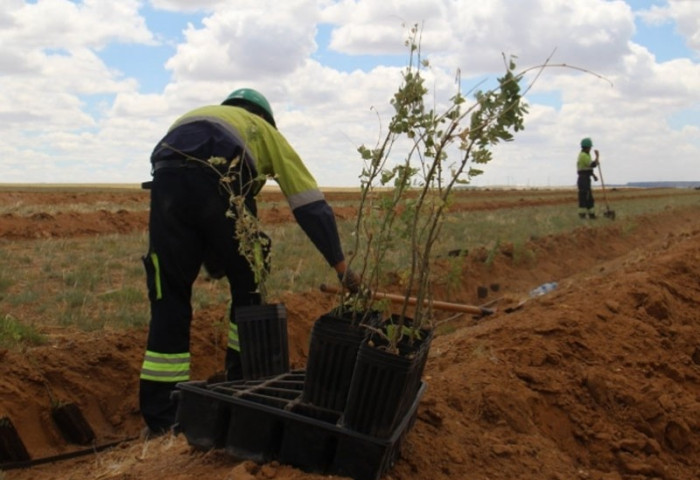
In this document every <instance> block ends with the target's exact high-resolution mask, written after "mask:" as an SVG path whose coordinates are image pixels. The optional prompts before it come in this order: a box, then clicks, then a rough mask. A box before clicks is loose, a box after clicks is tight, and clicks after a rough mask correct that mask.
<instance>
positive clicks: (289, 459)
mask: <svg viewBox="0 0 700 480" xmlns="http://www.w3.org/2000/svg"><path fill="white" fill-rule="evenodd" d="M304 381H305V371H294V372H290V373H287V374H283V375H278V376H276V377H273V378H268V379H266V380H257V381H245V380H241V381H235V382H224V383H218V384H206V383H204V382H185V383H180V384H178V395H179V396H180V402H179V408H178V422H179V423H178V426H177V430H178V431H179V432H182V433H183V434H184V435H185V437H186V438H187V441H188V443H189V444H190V445H192V446H194V447H197V448H200V449H205V450H208V449H210V448H215V447H212V446H217V447H218V446H220V445H221V446H222V448H225V450H226V452H227V453H230V454H232V455H234V456H236V457H237V458H245V459H250V460H254V461H258V462H265V461H273V460H276V461H279V462H281V463H285V464H288V465H292V466H295V467H297V468H300V469H302V470H305V471H308V472H314V473H322V474H327V475H341V476H347V477H351V478H353V479H355V480H378V479H379V478H380V477H381V476H382V475H384V474H385V473H386V472H387V471H388V470H389V469H390V468H391V467H392V466H393V465H394V463H395V461H396V460H397V458H398V456H399V453H400V447H401V443H402V441H403V439H404V438H405V436H406V434H407V432H408V431H409V430H410V428H411V427H412V426H413V423H414V421H415V417H416V413H417V409H418V403H419V402H420V399H421V397H422V395H423V392H424V390H425V388H426V387H425V385H424V384H421V385H420V388H419V389H418V391H417V392H416V393H415V395H414V397H413V401H412V403H411V406H410V408H409V409H408V410H407V412H406V413H405V415H404V416H403V418H402V419H401V421H400V422H398V424H397V425H396V428H395V429H394V431H393V432H392V433H391V435H389V436H388V437H386V438H377V437H373V436H370V435H365V434H362V433H358V432H356V431H353V430H350V429H348V428H346V427H343V426H341V425H340V417H341V415H342V412H339V411H334V410H329V409H324V408H319V407H315V406H313V405H310V404H307V403H304V402H302V400H301V397H302V390H303V388H304ZM214 411H215V412H218V415H220V418H219V419H218V420H217V421H213V420H212V419H213V415H212V412H214ZM223 412H226V413H225V414H223V415H222V413H223ZM226 416H228V421H226V418H225V417H226ZM203 419H204V420H206V423H208V424H209V429H210V435H211V436H210V437H209V438H204V436H203V434H204V431H205V430H206V428H204V427H203V426H202V421H203ZM214 424H217V425H220V426H221V425H223V428H224V430H225V431H224V432H222V431H221V430H219V429H217V428H212V427H213V426H214ZM222 439H223V442H222ZM222 443H223V445H222Z"/></svg>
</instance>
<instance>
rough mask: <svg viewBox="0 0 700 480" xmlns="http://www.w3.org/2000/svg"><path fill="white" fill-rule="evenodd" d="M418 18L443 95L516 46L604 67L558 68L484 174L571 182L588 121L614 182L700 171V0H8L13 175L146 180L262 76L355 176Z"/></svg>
mask: <svg viewBox="0 0 700 480" xmlns="http://www.w3.org/2000/svg"><path fill="white" fill-rule="evenodd" d="M192 4H196V5H197V6H198V7H197V9H193V7H192V6H191V5H192ZM415 23H420V24H422V25H423V35H422V49H423V55H424V56H425V57H426V58H428V59H429V60H430V62H431V68H430V70H429V71H427V72H426V74H427V75H428V77H429V81H430V84H431V85H432V86H433V89H434V92H431V93H432V94H433V95H434V97H435V98H436V101H437V102H438V104H439V103H440V102H441V101H442V102H443V103H444V101H445V100H446V99H448V98H449V97H450V96H451V95H452V94H453V93H454V88H455V85H454V78H455V72H457V71H459V72H460V76H461V79H462V90H463V91H464V90H467V89H469V88H471V87H472V86H474V85H476V84H478V83H479V82H483V83H481V85H483V88H488V87H489V86H492V85H493V82H494V79H495V78H496V76H498V75H500V74H501V67H502V57H501V54H502V53H507V54H514V55H517V57H518V65H519V66H521V67H523V68H525V67H528V66H533V65H537V64H540V63H541V62H543V61H544V60H545V59H546V58H547V57H548V56H549V55H550V54H552V52H555V53H554V56H553V58H552V63H566V64H569V65H575V66H578V67H581V68H585V69H587V70H590V71H592V72H596V73H598V74H600V75H601V76H604V77H605V79H606V80H607V81H604V80H601V79H599V78H596V77H594V76H592V75H586V74H582V73H581V72H580V71H575V70H571V69H556V70H555V69H550V70H547V71H545V73H544V75H542V77H541V78H539V79H538V81H537V83H536V84H535V85H534V87H533V88H532V90H531V91H530V94H529V95H528V97H527V100H528V102H529V103H530V105H531V108H530V110H531V112H530V114H529V115H528V117H527V118H526V123H525V131H523V132H522V133H519V134H518V135H517V136H516V139H515V141H514V142H512V143H509V144H506V145H502V146H499V147H498V148H497V149H496V150H495V151H494V160H493V161H492V162H491V163H489V164H488V165H487V166H486V168H485V173H484V175H482V176H480V177H477V178H475V179H474V181H473V183H474V184H476V185H523V186H567V185H573V183H574V182H575V168H574V164H575V157H576V155H577V153H578V142H579V140H580V138H581V137H584V136H591V137H593V139H594V143H595V145H596V147H597V148H599V149H600V151H601V158H602V160H603V163H602V165H603V166H604V169H605V179H606V182H609V183H626V182H630V181H652V180H669V181H670V180H688V179H691V180H700V168H698V167H697V160H698V157H699V153H700V65H699V63H698V62H699V60H700V1H694V0H671V1H667V0H648V1H632V0H628V1H622V0H609V1H608V0H561V1H560V2H551V1H546V0H521V1H518V2H512V1H508V0H492V1H490V2H473V1H470V0H438V1H436V0H402V1H399V0H386V1H383V2H376V1H373V0H343V1H332V0H318V1H316V0H314V1H309V0H290V1H287V2H278V1H275V2H273V1H271V0H256V1H253V0H237V1H223V0H222V1H218V0H202V1H199V2H190V1H187V0H153V1H139V0H122V1H120V2H107V1H104V0H84V1H68V0H36V1H31V2H29V1H20V0H8V1H6V2H3V7H2V8H0V72H1V74H0V100H2V101H0V120H2V125H3V127H2V129H3V135H2V137H0V156H1V157H0V158H1V159H0V183H138V182H141V181H144V180H147V179H148V178H150V170H149V155H150V152H151V150H152V148H153V146H154V145H155V143H156V142H157V141H158V140H159V139H160V137H161V136H162V135H163V133H164V132H165V131H166V130H167V128H168V126H169V125H170V124H171V123H172V121H174V120H175V118H177V117H178V116H179V115H181V114H182V113H185V112H186V111H187V110H189V109H191V108H196V107H198V106H200V105H204V104H212V103H220V102H221V101H222V100H223V98H224V97H225V96H226V95H227V94H228V93H229V92H230V91H231V90H233V89H235V88H238V87H241V86H250V87H253V88H256V89H258V90H260V91H261V92H263V93H264V94H265V95H266V96H267V97H268V99H269V100H270V102H271V104H272V106H273V109H274V110H275V115H276V119H277V123H278V126H279V129H280V131H281V132H282V133H283V134H284V135H285V136H286V137H287V138H288V139H289V141H290V143H292V145H293V146H294V147H295V148H296V149H297V151H298V152H299V153H300V155H301V156H302V158H304V160H305V162H306V163H307V165H308V167H309V169H310V170H311V171H312V173H313V174H314V175H315V176H316V178H317V180H318V183H319V184H321V185H322V186H356V185H357V184H358V181H357V176H358V174H359V171H360V169H361V166H362V165H361V162H360V160H359V157H358V155H357V153H356V149H357V146H359V145H361V144H366V145H371V144H372V143H373V142H375V141H376V139H377V137H378V133H379V129H380V126H379V124H378V120H377V113H379V114H380V118H382V119H384V122H386V121H387V120H388V118H389V116H390V114H391V109H390V105H389V102H388V100H389V98H390V97H391V95H392V93H393V92H394V91H395V89H396V88H397V87H398V83H399V79H400V77H399V71H400V69H401V68H403V67H404V66H405V64H406V62H407V52H406V50H405V47H404V45H403V42H404V40H405V39H406V37H407V34H408V32H407V27H408V26H410V25H412V24H415ZM611 84H612V85H611Z"/></svg>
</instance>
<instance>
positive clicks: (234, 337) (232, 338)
mask: <svg viewBox="0 0 700 480" xmlns="http://www.w3.org/2000/svg"><path fill="white" fill-rule="evenodd" d="M228 348H230V349H231V350H235V351H236V352H240V351H241V343H240V341H239V339H238V325H236V324H235V323H233V322H228Z"/></svg>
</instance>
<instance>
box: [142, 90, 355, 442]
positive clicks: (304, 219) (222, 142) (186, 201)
mask: <svg viewBox="0 0 700 480" xmlns="http://www.w3.org/2000/svg"><path fill="white" fill-rule="evenodd" d="M210 159H213V160H216V163H215V164H213V163H208V161H209V160H210ZM213 160H212V161H213ZM151 163H152V172H153V182H152V184H151V206H150V219H149V246H148V253H147V255H145V256H144V257H143V262H144V265H145V268H146V282H147V287H148V297H149V301H150V307H151V320H150V325H149V331H148V340H147V345H146V354H145V357H144V361H143V366H142V368H141V374H140V388H139V389H140V392H139V403H140V408H141V414H142V416H143V418H144V420H145V422H146V425H147V428H148V431H146V432H144V434H147V435H154V434H160V433H165V432H167V431H168V430H169V429H170V428H171V427H172V426H173V424H174V422H175V414H176V409H177V404H176V403H175V400H174V399H173V398H172V397H171V393H172V391H173V390H174V389H175V385H176V384H177V383H179V382H184V381H188V380H189V379H190V324H191V321H192V306H191V298H192V286H193V284H194V281H195V279H196V278H197V276H198V274H199V271H200V269H201V267H202V264H203V263H204V266H205V268H206V269H207V271H209V273H210V274H212V273H214V272H216V273H218V275H217V274H214V276H215V277H217V278H221V277H223V276H226V278H227V280H228V283H229V286H230V293H231V309H230V319H229V321H230V325H229V339H228V347H227V349H226V360H225V370H226V378H227V379H228V380H237V379H240V378H242V369H241V358H240V345H239V344H238V341H239V339H238V328H237V324H236V319H235V318H234V317H235V315H234V312H235V308H234V307H238V306H245V305H256V304H260V302H261V298H260V294H259V293H258V284H257V281H256V279H255V276H254V272H253V270H252V269H251V267H250V265H249V264H248V262H247V260H246V259H245V257H244V256H242V255H241V253H239V251H238V239H237V238H236V222H237V220H236V218H235V215H232V214H230V207H231V205H230V204H229V194H228V193H227V190H226V189H225V188H222V183H221V182H223V181H226V180H225V179H224V176H223V174H227V175H228V173H230V170H229V167H230V166H231V167H230V168H231V169H234V170H235V173H236V175H237V179H236V181H234V182H232V188H233V189H234V190H236V191H234V192H233V193H234V194H237V195H244V196H245V204H246V206H247V208H248V211H249V212H250V213H251V214H253V215H255V214H256V212H257V207H256V202H255V196H256V194H257V193H258V192H259V191H260V189H261V188H262V185H263V184H264V183H265V179H266V178H274V179H275V181H276V182H277V183H278V184H279V186H280V189H281V190H282V193H283V194H284V195H285V197H286V198H287V202H288V203H289V206H290V208H291V210H292V212H293V214H294V217H295V219H296V221H297V223H298V224H299V225H300V226H301V228H302V229H303V230H304V232H306V234H307V235H308V237H309V238H310V240H311V241H312V242H313V244H314V245H315V246H316V248H317V249H318V250H319V252H320V253H321V254H322V255H323V257H324V258H325V260H326V261H327V262H328V264H329V265H330V266H332V267H333V268H334V269H335V271H336V273H337V275H338V277H339V279H340V280H341V282H342V283H343V285H344V286H345V287H346V288H347V289H348V290H350V291H357V289H359V285H360V279H359V277H358V276H357V275H356V274H354V273H353V272H351V271H350V269H349V268H347V266H346V263H345V258H344V255H343V251H342V250H341V245H340V239H339V235H338V230H337V227H336V222H335V216H334V214H333V210H332V209H331V207H330V206H329V205H328V203H327V202H326V200H325V199H324V196H323V194H322V193H321V191H320V190H319V188H318V186H317V184H316V181H315V180H314V178H313V177H312V175H311V174H310V173H309V171H308V170H307V169H306V167H305V166H304V164H303V163H302V160H301V158H300V157H299V155H298V154H297V153H296V152H295V151H294V149H293V148H292V147H291V146H290V145H289V143H287V140H286V139H285V138H284V137H283V136H282V134H281V133H280V132H279V131H277V128H276V126H275V119H274V117H273V115H272V109H271V108H270V104H269V103H268V101H267V99H265V97H264V96H263V95H262V94H260V93H259V92H257V91H255V90H252V89H249V88H241V89H238V90H234V91H233V92H232V93H231V94H230V95H229V96H228V97H227V98H226V99H225V100H224V102H223V103H222V104H221V105H209V106H204V107H200V108H197V109H195V110H192V111H190V112H188V113H186V114H184V115H183V116H181V117H180V118H179V119H177V120H176V121H175V123H174V124H173V125H172V126H171V127H170V128H169V130H168V132H167V134H166V135H165V136H164V137H163V139H162V140H160V141H159V142H158V144H157V145H156V147H155V149H154V150H153V153H152V154H151ZM213 165H216V166H213ZM242 186H245V187H246V188H243V187H242Z"/></svg>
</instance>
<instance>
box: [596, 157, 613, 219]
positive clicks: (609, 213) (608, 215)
mask: <svg viewBox="0 0 700 480" xmlns="http://www.w3.org/2000/svg"><path fill="white" fill-rule="evenodd" d="M596 152H597V150H596ZM598 175H600V186H601V187H602V188H603V200H605V212H603V216H604V217H606V218H609V219H610V220H615V210H610V205H608V195H607V194H606V192H605V182H604V181H603V170H602V169H601V168H600V162H598Z"/></svg>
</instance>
